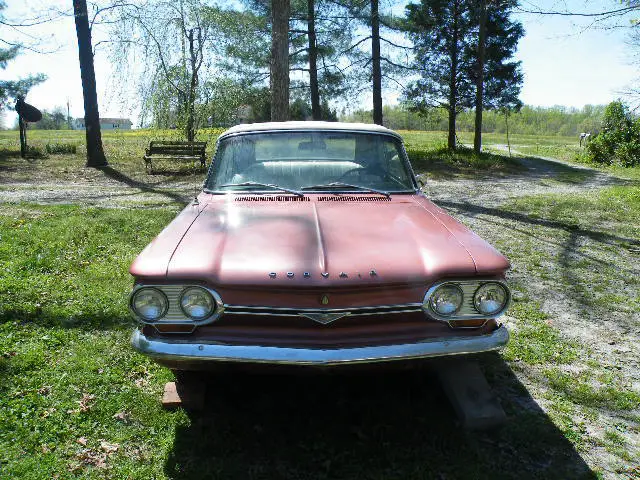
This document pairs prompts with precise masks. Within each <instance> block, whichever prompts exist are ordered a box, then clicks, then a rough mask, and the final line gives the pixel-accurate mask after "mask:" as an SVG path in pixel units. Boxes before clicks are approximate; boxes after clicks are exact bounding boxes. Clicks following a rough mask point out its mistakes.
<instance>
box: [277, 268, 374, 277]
mask: <svg viewBox="0 0 640 480" xmlns="http://www.w3.org/2000/svg"><path fill="white" fill-rule="evenodd" d="M320 275H321V276H322V278H329V276H330V274H329V272H321V273H320ZM355 275H356V276H357V277H358V278H362V273H360V272H356V273H355ZM377 275H378V272H377V271H376V270H374V269H371V270H370V271H369V276H370V277H375V276H377ZM295 276H296V274H295V272H287V278H294V277H295ZM302 276H303V277H304V278H311V273H310V272H304V273H303V274H302ZM338 276H339V277H340V278H349V273H348V272H340V274H339V275H338ZM269 278H278V272H269Z"/></svg>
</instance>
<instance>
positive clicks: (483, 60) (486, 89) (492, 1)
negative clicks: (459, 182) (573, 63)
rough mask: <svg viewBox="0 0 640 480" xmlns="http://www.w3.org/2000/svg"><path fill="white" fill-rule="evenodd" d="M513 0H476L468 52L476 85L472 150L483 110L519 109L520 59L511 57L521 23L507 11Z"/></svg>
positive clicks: (479, 136)
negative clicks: (473, 35)
mask: <svg viewBox="0 0 640 480" xmlns="http://www.w3.org/2000/svg"><path fill="white" fill-rule="evenodd" d="M517 5H518V1H517V0H477V5H476V9H475V15H474V16H475V18H476V22H477V24H478V30H477V34H476V40H475V44H476V48H475V50H472V51H470V52H469V55H470V56H471V57H473V58H474V63H475V68H472V70H471V71H469V75H470V77H471V78H472V81H473V82H474V83H475V85H476V99H475V105H474V106H475V109H476V121H475V138H474V150H475V151H476V153H480V150H481V148H482V112H483V110H496V109H503V110H519V109H520V108H521V107H522V102H521V101H520V100H519V99H518V96H519V95H520V89H521V87H522V82H523V80H524V78H523V75H522V71H521V69H520V62H516V61H512V60H511V61H510V59H512V58H513V56H514V54H515V52H516V49H517V47H518V42H519V41H520V39H521V38H522V36H523V35H524V29H523V27H522V24H520V23H519V22H516V21H513V20H512V19H511V15H512V13H513V9H515V8H516V7H517Z"/></svg>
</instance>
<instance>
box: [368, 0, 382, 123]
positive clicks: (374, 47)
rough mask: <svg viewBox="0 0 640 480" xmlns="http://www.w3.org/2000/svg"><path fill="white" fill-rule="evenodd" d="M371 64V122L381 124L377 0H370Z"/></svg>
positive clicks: (380, 72)
mask: <svg viewBox="0 0 640 480" xmlns="http://www.w3.org/2000/svg"><path fill="white" fill-rule="evenodd" d="M371 66H372V70H373V71H372V75H371V76H372V78H373V123H375V124H378V125H382V69H381V66H380V14H379V13H378V0H371Z"/></svg>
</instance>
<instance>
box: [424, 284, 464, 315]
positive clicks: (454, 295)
mask: <svg viewBox="0 0 640 480" xmlns="http://www.w3.org/2000/svg"><path fill="white" fill-rule="evenodd" d="M462 299H463V295H462V290H461V289H460V287H458V286H457V285H452V284H445V285H442V286H441V287H438V288H437V289H436V290H435V291H434V292H433V293H432V294H431V297H430V298H429V306H430V307H431V309H432V310H433V311H434V312H435V313H437V314H438V315H442V316H443V317H448V316H451V315H453V314H455V313H456V312H457V311H458V310H460V307H461V306H462Z"/></svg>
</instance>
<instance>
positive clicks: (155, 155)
mask: <svg viewBox="0 0 640 480" xmlns="http://www.w3.org/2000/svg"><path fill="white" fill-rule="evenodd" d="M206 148H207V142H170V141H165V140H154V141H152V142H151V143H149V148H147V150H146V153H145V154H144V164H145V167H146V168H147V170H149V171H153V161H154V160H178V161H182V160H187V161H192V162H195V161H198V160H199V161H200V166H201V167H204V166H205V161H206V158H205V150H206Z"/></svg>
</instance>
